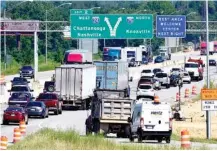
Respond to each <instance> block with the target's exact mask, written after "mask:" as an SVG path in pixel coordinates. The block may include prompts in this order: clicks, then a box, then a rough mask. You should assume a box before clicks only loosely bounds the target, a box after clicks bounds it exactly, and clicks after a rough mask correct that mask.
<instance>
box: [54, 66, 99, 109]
mask: <svg viewBox="0 0 217 151" xmlns="http://www.w3.org/2000/svg"><path fill="white" fill-rule="evenodd" d="M95 88H96V66H95V65H90V64H73V65H61V66H60V67H56V69H55V92H56V93H57V94H58V95H59V97H60V99H61V100H62V101H63V107H76V108H79V109H88V108H89V107H90V102H91V99H92V97H93V91H94V89H95Z"/></svg>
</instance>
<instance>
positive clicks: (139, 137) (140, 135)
mask: <svg viewBox="0 0 217 151" xmlns="http://www.w3.org/2000/svg"><path fill="white" fill-rule="evenodd" d="M137 137H138V143H142V134H141V133H139V134H138V136H137Z"/></svg>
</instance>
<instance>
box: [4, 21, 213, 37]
mask: <svg viewBox="0 0 217 151" xmlns="http://www.w3.org/2000/svg"><path fill="white" fill-rule="evenodd" d="M0 22H1V27H2V24H4V22H5V23H9V22H10V23H11V22H14V21H11V20H7V21H4V20H1V21H0ZM38 23H39V29H38V30H37V32H46V28H45V27H46V21H38ZM65 26H70V22H69V21H47V32H70V29H65V28H64V27H65ZM1 31H2V32H22V30H19V31H16V30H11V29H10V30H5V29H4V28H1ZM25 31H27V30H25ZM28 31H29V32H34V31H35V30H28ZM186 32H187V34H204V33H206V21H187V22H186ZM209 32H210V34H217V21H209Z"/></svg>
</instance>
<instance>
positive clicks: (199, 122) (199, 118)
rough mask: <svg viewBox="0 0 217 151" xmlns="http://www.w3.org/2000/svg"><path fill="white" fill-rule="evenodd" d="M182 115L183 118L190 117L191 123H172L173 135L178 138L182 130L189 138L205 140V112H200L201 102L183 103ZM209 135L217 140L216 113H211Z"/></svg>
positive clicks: (187, 121) (188, 121)
mask: <svg viewBox="0 0 217 151" xmlns="http://www.w3.org/2000/svg"><path fill="white" fill-rule="evenodd" d="M182 113H183V115H184V117H186V118H188V117H192V118H193V122H191V121H190V120H186V121H173V133H174V134H176V135H178V136H180V135H181V131H182V130H183V129H187V130H188V131H189V132H190V137H193V138H206V112H204V111H201V102H200V101H197V102H194V103H191V102H189V103H185V105H182ZM211 115H212V117H211V123H212V124H211V135H212V138H217V112H212V113H211Z"/></svg>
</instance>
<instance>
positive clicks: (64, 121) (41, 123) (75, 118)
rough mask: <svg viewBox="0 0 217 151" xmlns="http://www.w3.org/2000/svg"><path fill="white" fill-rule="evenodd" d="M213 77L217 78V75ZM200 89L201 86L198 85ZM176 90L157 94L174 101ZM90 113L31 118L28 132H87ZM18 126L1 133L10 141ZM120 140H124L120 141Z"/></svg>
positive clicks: (65, 112) (5, 128) (80, 112)
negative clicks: (46, 128)
mask: <svg viewBox="0 0 217 151" xmlns="http://www.w3.org/2000/svg"><path fill="white" fill-rule="evenodd" d="M194 55H195V56H197V54H194ZM178 56H179V55H178ZM180 56H181V57H180ZM180 56H179V57H180V58H182V56H183V55H180ZM171 67H174V66H171ZM171 67H164V70H166V71H169V70H170V68H171ZM144 68H145V67H144ZM210 70H211V74H213V73H215V71H214V70H213V72H212V68H210ZM42 74H44V76H43V77H45V78H50V77H49V76H48V74H50V73H49V72H47V73H42ZM51 75H52V74H51ZM213 77H214V78H215V79H216V75H215V76H213ZM203 82H204V81H203ZM203 82H202V81H201V82H199V83H201V84H199V83H195V84H197V86H198V85H201V86H202V85H203ZM193 84H194V83H192V84H191V85H184V88H185V87H186V86H190V88H191V87H192V85H193ZM130 85H131V87H132V88H134V87H135V85H137V80H134V81H133V82H132V83H130ZM184 88H183V89H182V93H183V92H184ZM198 89H199V87H198ZM176 90H178V88H170V89H169V90H166V89H162V90H161V91H157V94H158V95H159V97H160V99H162V100H165V101H168V102H170V103H172V102H174V99H172V97H175V93H176V92H177V91H176ZM131 93H132V95H131V96H132V98H135V97H136V96H135V90H134V91H133V89H132V92H131ZM171 94H173V95H174V96H171ZM2 107H3V108H5V107H6V106H2ZM88 115H89V114H88V112H87V111H64V112H63V114H62V115H58V116H54V115H53V116H52V115H50V116H49V118H47V119H30V120H29V125H28V126H27V133H28V134H30V133H33V132H36V131H37V130H39V129H41V128H43V127H49V128H57V129H58V128H61V129H67V128H71V129H75V130H76V131H78V132H79V133H80V134H81V135H83V134H85V125H84V123H85V119H86V118H87V116H88ZM16 126H17V125H16ZM16 126H15V125H12V126H1V134H2V135H6V136H7V137H8V138H9V141H10V142H11V141H12V139H13V128H15V127H16ZM115 140H116V139H115ZM117 140H118V139H117ZM123 141H125V142H126V141H127V142H129V141H128V140H127V139H123ZM120 142H122V141H120Z"/></svg>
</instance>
